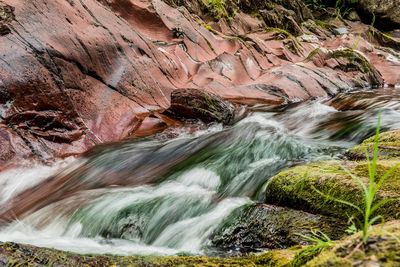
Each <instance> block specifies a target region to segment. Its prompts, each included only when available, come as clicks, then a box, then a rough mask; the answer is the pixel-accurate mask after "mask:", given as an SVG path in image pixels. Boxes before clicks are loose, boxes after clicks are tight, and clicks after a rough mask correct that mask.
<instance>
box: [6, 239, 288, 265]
mask: <svg viewBox="0 0 400 267" xmlns="http://www.w3.org/2000/svg"><path fill="white" fill-rule="evenodd" d="M295 253H296V251H295V250H293V251H287V252H286V251H285V253H282V252H277V253H267V254H260V255H249V256H239V257H226V258H212V257H205V256H180V257H177V256H175V257H161V256H154V255H149V256H110V255H80V254H76V253H71V252H66V251H60V250H56V249H49V248H40V247H35V246H30V245H22V244H16V243H10V242H6V243H0V265H2V266H13V265H21V266H48V265H52V266H160V267H161V266H163V267H164V266H168V267H170V266H171V267H172V266H199V267H200V266H236V267H241V266H265V264H266V263H276V265H275V264H274V265H273V266H283V265H282V263H288V262H290V259H291V258H293V257H294V254H295ZM285 257H287V258H285ZM278 263H280V264H279V265H278Z"/></svg>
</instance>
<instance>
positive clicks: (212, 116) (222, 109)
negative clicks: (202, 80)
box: [166, 89, 234, 124]
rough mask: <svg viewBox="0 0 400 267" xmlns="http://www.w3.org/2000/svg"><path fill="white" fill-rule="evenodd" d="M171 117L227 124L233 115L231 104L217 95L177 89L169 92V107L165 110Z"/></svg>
mask: <svg viewBox="0 0 400 267" xmlns="http://www.w3.org/2000/svg"><path fill="white" fill-rule="evenodd" d="M166 114H168V115H169V116H171V117H176V118H189V119H200V120H202V121H204V122H206V123H208V122H222V123H224V124H229V123H230V122H232V120H233V117H234V108H233V106H232V105H231V104H230V103H229V102H227V101H224V100H223V99H222V98H220V97H219V96H217V95H215V94H212V93H209V92H206V91H201V90H197V89H178V90H175V91H173V92H172V94H171V107H170V108H169V109H168V110H167V111H166Z"/></svg>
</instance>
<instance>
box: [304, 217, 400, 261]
mask: <svg viewBox="0 0 400 267" xmlns="http://www.w3.org/2000/svg"><path fill="white" fill-rule="evenodd" d="M399 234H400V222H399V221H393V222H390V223H387V224H386V225H385V227H384V228H383V231H381V229H380V226H375V227H374V230H373V231H372V233H371V237H370V239H369V242H368V244H367V245H361V246H359V248H357V245H359V244H360V238H361V234H360V233H358V234H355V235H353V236H350V237H348V238H346V239H345V240H343V241H341V242H338V243H337V244H336V245H335V246H334V247H333V248H331V249H328V250H326V251H324V252H323V253H321V254H320V255H319V256H317V257H315V258H314V259H313V260H311V261H309V262H308V263H307V264H305V265H304V266H308V267H314V266H327V267H328V266H338V267H339V266H340V267H342V266H355V265H357V266H399V262H400V242H399V240H397V239H398V238H399Z"/></svg>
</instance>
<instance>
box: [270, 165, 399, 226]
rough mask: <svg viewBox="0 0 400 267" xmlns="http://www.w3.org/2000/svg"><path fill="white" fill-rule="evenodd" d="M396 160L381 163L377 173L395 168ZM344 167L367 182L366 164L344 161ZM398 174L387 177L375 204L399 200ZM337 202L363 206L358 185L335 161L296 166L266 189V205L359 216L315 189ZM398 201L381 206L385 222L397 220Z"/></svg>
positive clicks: (336, 214) (339, 215)
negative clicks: (382, 201)
mask: <svg viewBox="0 0 400 267" xmlns="http://www.w3.org/2000/svg"><path fill="white" fill-rule="evenodd" d="M397 162H398V161H380V162H379V173H378V178H380V176H379V174H382V173H383V172H384V171H385V170H387V169H388V168H390V167H392V166H394V165H395V164H396V163H397ZM345 164H346V168H348V169H349V170H350V171H351V172H352V173H354V174H356V175H359V176H360V178H361V179H362V180H363V181H364V182H368V177H367V165H366V164H365V163H359V162H346V163H345ZM399 174H400V171H396V172H394V173H392V175H390V176H389V177H388V178H387V180H386V181H385V184H384V186H383V187H382V190H380V191H379V192H378V194H377V201H379V200H381V199H386V198H399V197H400V190H399V189H400V180H399V179H398V177H399ZM314 188H316V189H318V190H319V191H321V192H324V193H325V194H327V195H329V196H332V197H334V198H337V199H341V200H345V201H348V202H351V203H353V204H355V205H357V206H361V207H362V205H363V203H364V202H363V198H362V192H361V190H360V188H359V187H358V185H357V184H355V182H354V181H353V180H352V179H351V178H350V177H349V176H348V175H347V174H345V173H344V172H343V170H342V168H341V167H340V166H339V162H338V161H324V162H318V163H311V164H308V165H303V166H297V167H294V168H291V169H288V170H285V171H283V172H281V173H279V174H278V175H277V176H275V177H274V178H273V179H272V180H271V181H270V183H269V184H268V187H267V190H266V201H267V203H274V204H277V205H281V206H287V207H291V208H297V209H301V210H305V211H308V212H311V213H317V214H324V215H330V216H336V217H339V218H343V219H346V218H349V217H351V216H358V214H357V212H356V211H355V209H354V208H351V207H349V206H347V205H344V204H341V203H338V202H336V201H332V200H329V199H328V198H327V197H326V196H323V195H320V194H318V193H317V192H316V191H315V189H314ZM399 211H400V201H398V200H396V201H393V202H390V203H389V204H386V205H383V206H382V207H381V208H380V209H378V210H377V214H380V215H383V216H384V217H385V218H386V219H394V218H399V216H400V214H399Z"/></svg>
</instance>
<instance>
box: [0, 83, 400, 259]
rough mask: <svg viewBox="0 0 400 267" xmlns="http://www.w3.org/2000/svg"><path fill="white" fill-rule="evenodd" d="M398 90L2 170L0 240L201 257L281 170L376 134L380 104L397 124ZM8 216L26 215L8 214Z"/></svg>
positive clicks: (259, 113) (264, 112)
mask: <svg viewBox="0 0 400 267" xmlns="http://www.w3.org/2000/svg"><path fill="white" fill-rule="evenodd" d="M396 95H399V91H398V90H397V91H396V90H393V89H382V90H380V91H371V92H358V93H351V94H343V95H339V96H338V97H336V98H334V99H333V100H330V101H310V102H306V103H302V104H296V105H291V106H286V107H281V108H273V109H271V108H269V109H268V108H263V107H258V108H256V109H255V111H254V112H253V113H251V114H250V115H249V116H247V117H246V118H244V119H242V120H241V121H239V122H237V123H236V124H235V125H234V126H232V127H229V128H222V127H221V126H220V125H213V126H211V127H210V128H209V129H208V130H206V131H202V132H198V133H196V134H193V135H182V136H180V137H179V138H176V139H173V140H169V141H159V140H156V139H144V140H130V141H123V142H119V143H115V144H105V145H101V146H98V147H95V148H93V149H92V150H91V151H89V152H88V153H86V154H85V155H83V156H82V157H80V158H78V159H76V160H69V161H72V162H61V163H59V164H58V165H55V166H53V167H43V166H37V167H35V168H30V169H28V168H19V169H12V170H7V171H3V172H2V173H0V184H1V185H2V187H1V189H0V190H1V191H0V193H1V198H0V214H3V215H0V218H2V219H3V220H4V219H5V220H7V221H11V222H9V223H7V224H4V225H3V226H2V228H1V229H0V240H1V241H15V242H21V243H30V244H33V245H37V246H45V247H53V248H59V249H64V250H69V251H74V252H79V253H112V254H120V255H129V254H152V253H157V254H161V255H173V254H176V253H178V252H188V253H193V254H203V253H204V252H205V249H206V248H207V245H208V237H209V236H210V234H212V232H213V230H214V229H215V228H216V227H217V226H218V224H219V223H221V222H222V220H223V219H224V218H226V217H227V216H228V215H229V214H230V212H231V211H232V210H234V209H235V208H237V207H239V206H241V205H244V204H246V203H249V202H251V201H262V199H263V191H264V189H265V186H266V185H267V183H268V180H269V179H270V178H271V177H273V176H274V175H275V174H277V173H278V172H279V171H281V170H282V169H284V168H287V167H290V166H293V165H296V164H300V163H304V162H309V161H312V160H318V159H319V158H321V157H326V156H328V157H341V155H342V154H343V152H345V151H346V149H348V148H350V147H352V146H353V145H355V144H356V142H359V141H360V140H362V139H363V138H365V137H368V136H369V135H371V134H372V133H373V131H374V126H375V125H376V121H377V111H378V109H379V108H382V109H383V113H382V117H383V126H382V128H384V130H389V129H396V128H397V129H398V128H400V97H398V96H396ZM16 176H17V178H14V177H16ZM47 177H49V178H47ZM28 188H30V189H28ZM26 189H28V191H25V192H24V190H26ZM15 213H18V214H28V215H27V216H25V217H24V218H23V219H22V220H12V218H13V214H15Z"/></svg>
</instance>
